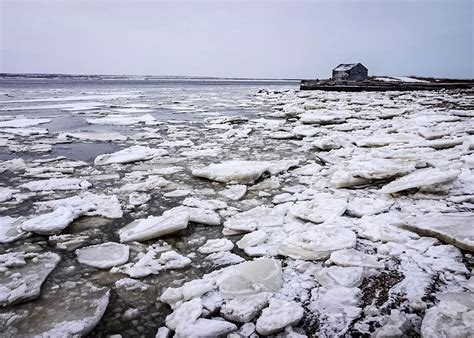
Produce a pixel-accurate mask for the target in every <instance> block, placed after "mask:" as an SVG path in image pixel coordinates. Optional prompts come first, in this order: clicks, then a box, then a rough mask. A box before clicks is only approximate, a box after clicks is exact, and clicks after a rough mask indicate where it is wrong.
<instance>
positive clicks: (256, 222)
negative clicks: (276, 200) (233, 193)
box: [224, 204, 288, 232]
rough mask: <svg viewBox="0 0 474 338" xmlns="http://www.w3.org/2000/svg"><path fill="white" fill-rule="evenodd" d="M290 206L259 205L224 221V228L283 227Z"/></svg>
mask: <svg viewBox="0 0 474 338" xmlns="http://www.w3.org/2000/svg"><path fill="white" fill-rule="evenodd" d="M287 211H288V206H287V205H285V204H281V205H278V206H276V207H274V208H270V207H266V206H258V207H255V208H253V209H250V210H247V211H244V212H241V213H238V214H236V215H234V216H232V217H230V218H229V219H227V220H226V221H225V222H224V230H226V229H228V230H233V231H238V232H251V231H254V230H257V229H263V228H268V227H281V226H283V224H284V223H285V215H286V213H287Z"/></svg>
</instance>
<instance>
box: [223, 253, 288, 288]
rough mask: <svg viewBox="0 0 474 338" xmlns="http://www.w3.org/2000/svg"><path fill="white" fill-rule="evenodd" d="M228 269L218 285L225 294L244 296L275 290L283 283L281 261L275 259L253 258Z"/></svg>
mask: <svg viewBox="0 0 474 338" xmlns="http://www.w3.org/2000/svg"><path fill="white" fill-rule="evenodd" d="M228 269H230V270H229V273H228V274H227V275H226V277H225V278H224V279H223V280H222V281H221V284H220V285H219V289H220V291H221V292H222V293H223V294H225V295H229V296H244V295H251V294H255V293H259V292H263V291H268V292H277V291H278V290H280V288H281V286H282V284H283V280H282V272H281V263H280V261H278V260H275V259H270V258H260V259H255V260H253V261H248V262H244V263H241V264H238V265H233V266H231V267H229V268H228Z"/></svg>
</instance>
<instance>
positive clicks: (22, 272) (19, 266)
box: [0, 252, 60, 306]
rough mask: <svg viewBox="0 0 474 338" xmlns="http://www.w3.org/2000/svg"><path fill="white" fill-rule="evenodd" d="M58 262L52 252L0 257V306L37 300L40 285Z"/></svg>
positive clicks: (18, 253)
mask: <svg viewBox="0 0 474 338" xmlns="http://www.w3.org/2000/svg"><path fill="white" fill-rule="evenodd" d="M59 261H60V258H59V255H57V254H55V253H52V252H45V253H25V252H13V253H7V254H3V255H0V270H1V271H2V272H3V273H2V274H1V275H0V306H6V305H9V304H15V303H20V302H24V301H27V300H30V299H34V298H37V297H38V296H39V295H40V292H41V285H43V282H44V281H45V280H46V278H47V277H48V276H49V274H50V273H51V272H52V271H53V270H54V269H55V268H56V265H57V264H58V262H59ZM7 271H8V273H6V272H7Z"/></svg>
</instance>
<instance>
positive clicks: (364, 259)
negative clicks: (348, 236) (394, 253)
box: [329, 249, 385, 269]
mask: <svg viewBox="0 0 474 338" xmlns="http://www.w3.org/2000/svg"><path fill="white" fill-rule="evenodd" d="M329 259H330V261H331V262H332V263H334V264H336V265H340V266H358V267H361V268H374V269H383V268H384V267H385V265H384V264H383V263H382V262H379V261H378V260H377V259H376V258H375V257H374V256H373V255H368V254H365V253H363V252H360V251H358V250H356V249H347V250H339V251H335V252H333V253H332V254H331V257H330V258H329Z"/></svg>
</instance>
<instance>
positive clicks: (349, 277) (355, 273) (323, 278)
mask: <svg viewBox="0 0 474 338" xmlns="http://www.w3.org/2000/svg"><path fill="white" fill-rule="evenodd" d="M363 273H364V270H363V269H362V268H361V267H340V266H330V267H328V268H322V269H321V270H319V271H317V272H316V273H314V277H315V279H316V280H317V281H318V283H319V284H321V285H322V286H324V287H325V288H328V289H329V288H332V287H338V286H345V287H348V288H353V287H358V286H359V285H360V284H361V283H362V279H363Z"/></svg>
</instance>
